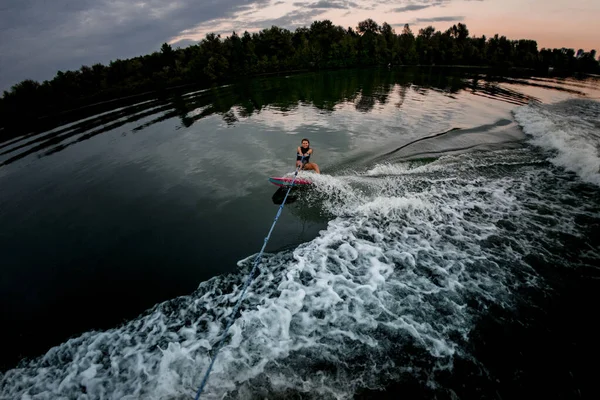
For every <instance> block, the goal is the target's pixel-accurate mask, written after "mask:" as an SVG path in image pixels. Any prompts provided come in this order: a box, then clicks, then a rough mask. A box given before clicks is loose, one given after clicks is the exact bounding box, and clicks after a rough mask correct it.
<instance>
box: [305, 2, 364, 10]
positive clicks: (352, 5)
mask: <svg viewBox="0 0 600 400" xmlns="http://www.w3.org/2000/svg"><path fill="white" fill-rule="evenodd" d="M294 5H295V6H296V7H303V8H323V9H329V8H337V9H343V10H345V9H348V8H358V7H359V5H358V4H356V3H354V2H352V1H345V0H341V1H340V0H329V1H328V0H320V1H318V2H316V3H309V2H296V3H294Z"/></svg>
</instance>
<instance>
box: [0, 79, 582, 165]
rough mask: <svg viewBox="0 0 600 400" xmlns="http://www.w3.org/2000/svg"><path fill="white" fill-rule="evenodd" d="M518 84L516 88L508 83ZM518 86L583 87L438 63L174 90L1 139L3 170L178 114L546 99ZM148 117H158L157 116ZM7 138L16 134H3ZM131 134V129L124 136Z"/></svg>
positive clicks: (233, 116) (188, 121)
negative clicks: (410, 98)
mask: <svg viewBox="0 0 600 400" xmlns="http://www.w3.org/2000/svg"><path fill="white" fill-rule="evenodd" d="M504 83H510V84H511V86H513V88H508V87H505V86H503V84H504ZM518 85H534V86H543V87H549V88H552V89H559V90H563V91H571V92H578V91H576V90H574V89H569V88H566V87H564V86H562V87H560V88H559V87H558V85H559V83H558V82H556V83H555V84H550V83H549V82H544V83H541V82H540V81H532V80H529V79H511V78H489V77H485V76H482V75H480V74H476V73H463V72H461V73H454V74H448V73H442V72H441V71H440V70H436V69H434V68H425V69H402V70H392V71H390V70H387V69H381V70H378V69H364V70H350V71H333V72H332V71H329V72H320V73H310V74H301V75H294V76H287V77H271V78H264V79H253V80H247V81H243V82H239V83H236V84H235V85H228V86H224V87H219V88H212V89H208V90H201V91H196V92H193V93H173V94H171V97H170V98H160V99H158V98H157V99H152V100H148V101H144V102H141V103H137V104H133V105H128V106H124V107H121V108H118V109H113V110H108V111H106V112H103V113H101V114H96V115H93V116H90V117H88V118H86V119H83V120H81V119H80V120H78V121H74V122H68V124H67V125H65V122H67V121H62V122H61V124H62V125H60V126H58V127H57V128H54V129H53V130H48V127H47V126H46V127H45V128H46V130H45V131H43V132H34V133H31V134H29V135H25V136H21V137H20V138H19V139H17V140H11V141H5V142H4V143H0V167H1V166H3V165H8V164H11V163H13V162H15V161H17V160H20V159H22V158H24V157H26V156H28V155H31V154H38V156H39V157H43V156H46V155H50V154H54V153H57V152H60V151H62V150H64V149H66V148H68V147H70V146H73V145H75V144H77V143H79V142H82V141H84V140H87V139H90V138H92V137H94V136H97V135H100V134H102V133H105V132H108V131H111V130H114V129H116V128H119V127H122V126H124V125H126V124H131V123H137V122H140V121H142V120H145V122H143V123H141V122H140V123H139V124H138V125H136V126H135V127H134V128H132V129H131V131H132V132H140V131H143V130H144V129H146V128H147V127H149V126H152V125H154V124H157V123H160V122H162V121H166V120H169V119H171V118H178V119H179V121H180V122H181V125H180V127H179V128H189V127H190V126H192V125H193V124H194V123H195V122H196V121H198V120H200V119H202V118H205V117H207V116H210V115H215V114H216V115H220V116H221V118H222V119H223V121H224V122H225V123H226V124H227V125H235V124H236V123H238V122H239V120H240V119H243V118H249V117H251V116H252V115H254V114H256V113H259V112H260V111H261V110H263V109H265V108H266V107H269V108H271V109H276V110H278V111H281V112H283V113H285V112H291V111H294V110H296V109H297V108H298V107H300V106H302V105H305V104H309V105H311V106H312V107H315V108H317V109H319V110H320V111H322V112H325V113H333V112H335V109H336V106H337V105H339V104H342V103H351V104H354V107H355V108H356V110H357V111H359V112H362V113H370V112H372V110H373V109H374V108H375V107H377V106H383V105H386V104H387V103H388V102H389V101H390V98H395V99H397V98H398V97H397V96H395V95H394V96H391V95H392V94H394V92H395V91H397V92H398V93H399V98H400V100H399V101H397V102H396V103H395V104H394V105H395V106H396V107H398V108H401V107H402V106H403V102H404V99H405V97H406V95H407V92H409V91H414V92H416V93H419V94H421V95H423V96H427V94H428V93H429V92H430V91H435V92H437V93H441V94H443V95H445V96H449V97H452V98H454V95H455V94H457V93H458V92H460V91H467V92H468V93H470V94H473V95H476V96H483V97H487V98H493V99H496V100H501V101H505V102H508V103H511V104H516V105H520V104H526V103H528V102H530V101H538V99H536V98H534V97H532V96H529V95H526V94H523V93H521V92H519V91H518V90H517V89H515V88H514V87H515V86H518ZM148 117H154V118H151V119H149V120H147V119H148ZM3 134H4V135H3V136H4V137H7V138H8V137H11V135H10V133H7V132H3ZM124 134H126V132H125V133H124ZM12 136H14V135H12Z"/></svg>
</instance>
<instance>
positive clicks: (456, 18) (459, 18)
mask: <svg viewBox="0 0 600 400" xmlns="http://www.w3.org/2000/svg"><path fill="white" fill-rule="evenodd" d="M464 19H465V17H464V16H462V15H459V16H447V17H433V18H417V19H415V20H414V22H412V23H413V24H418V23H423V22H451V21H464Z"/></svg>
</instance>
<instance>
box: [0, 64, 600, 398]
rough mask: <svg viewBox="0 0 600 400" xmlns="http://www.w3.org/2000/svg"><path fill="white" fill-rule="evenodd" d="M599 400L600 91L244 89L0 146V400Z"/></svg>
mask: <svg viewBox="0 0 600 400" xmlns="http://www.w3.org/2000/svg"><path fill="white" fill-rule="evenodd" d="M304 137H307V138H309V139H310V141H311V147H312V148H313V149H314V155H313V157H312V159H311V161H313V162H316V163H317V164H319V166H320V168H321V171H322V174H321V175H315V174H314V173H311V172H301V173H300V176H304V177H308V178H310V179H312V180H313V182H314V183H313V185H311V187H310V188H306V189H298V190H294V191H293V192H292V194H291V197H290V198H289V199H288V202H287V203H286V206H285V208H284V210H283V213H282V215H281V217H280V218H279V221H278V223H277V225H276V227H275V229H274V231H273V234H272V236H271V239H270V241H269V242H268V245H267V248H266V253H265V256H264V258H263V260H262V263H261V265H260V273H259V275H258V276H257V277H256V278H255V280H254V281H253V283H252V285H251V287H250V289H249V292H248V294H247V296H246V298H245V300H244V302H243V305H242V308H241V313H240V315H239V317H238V318H237V319H236V321H235V323H234V325H233V327H232V329H231V331H230V335H229V338H228V339H227V341H226V345H225V347H224V348H223V349H222V351H221V352H220V353H219V356H218V358H217V360H216V363H215V367H214V369H213V371H212V373H211V376H210V379H209V382H208V386H207V389H206V392H205V393H204V397H203V398H244V399H245V398H319V399H321V398H325V399H328V398H332V399H333V398H381V397H390V398H391V397H394V398H397V396H398V395H403V396H406V397H407V398H432V397H434V396H437V398H442V399H446V398H448V399H451V398H478V399H480V398H504V399H507V398H515V397H521V396H530V397H535V398H557V397H561V398H597V397H598V396H599V395H600V390H599V389H598V387H597V383H596V380H597V375H598V373H599V368H598V367H597V366H594V367H589V365H596V364H597V362H596V361H597V360H598V356H600V350H598V346H597V344H596V334H595V330H594V328H593V327H595V319H596V318H595V316H596V315H597V311H596V308H597V305H598V304H600V268H599V265H600V237H599V236H600V235H598V232H599V229H600V155H599V151H600V81H599V80H598V79H595V78H587V79H572V78H569V79H557V78H533V77H529V78H523V77H521V78H501V79H492V78H488V77H486V76H485V75H484V74H476V73H466V72H451V71H447V70H436V69H416V70H391V71H390V70H387V69H382V70H355V71H336V72H323V73H310V74H301V75H291V76H281V77H271V78H263V79H255V80H250V81H247V82H241V83H237V84H233V85H226V86H223V87H219V88H213V89H208V90H201V91H194V92H189V93H180V94H177V95H172V96H167V97H162V98H157V99H151V100H148V101H143V102H140V103H136V104H132V105H129V106H125V107H121V108H118V109H113V110H108V111H105V112H102V113H101V114H98V115H93V116H91V117H87V118H85V119H81V120H77V121H72V122H69V123H68V124H64V125H61V126H57V127H55V128H54V129H52V130H47V131H44V132H32V133H31V134H29V135H27V136H25V137H19V138H15V139H10V140H6V141H4V142H0V227H1V229H0V256H1V264H2V267H1V269H0V277H1V279H0V307H1V312H2V315H1V318H2V329H1V330H0V331H1V333H0V335H1V336H0V338H1V339H2V341H1V343H2V344H3V345H4V346H3V351H2V352H1V354H2V355H1V356H0V364H1V366H2V372H1V373H0V399H58V398H60V399H142V398H143V399H180V398H182V399H183V398H193V396H194V395H195V393H196V390H197V389H198V385H199V384H200V381H201V379H202V375H203V374H204V371H205V370H206V368H207V366H208V363H209V362H210V356H211V353H210V351H211V349H212V348H213V346H214V345H215V344H216V341H217V339H218V336H219V333H220V332H221V331H222V329H223V328H224V324H225V323H226V319H227V318H228V317H229V315H230V313H231V312H232V311H233V306H234V303H235V301H236V300H237V299H238V297H239V295H240V290H241V285H242V284H243V282H244V279H245V276H246V274H247V273H248V271H249V268H250V267H251V264H252V261H253V256H255V255H256V254H257V252H258V251H259V250H260V248H261V246H262V244H263V240H264V238H265V236H266V234H267V232H268V230H269V228H270V226H271V224H272V222H273V219H274V217H275V214H276V212H277V209H278V207H279V204H280V203H281V200H282V198H283V195H284V194H285V193H284V192H282V191H281V190H278V189H277V187H275V186H273V185H272V184H270V183H269V182H268V178H269V177H270V176H280V175H283V174H289V173H291V172H293V170H294V162H295V148H296V147H297V146H298V145H299V144H300V141H301V139H302V138H304Z"/></svg>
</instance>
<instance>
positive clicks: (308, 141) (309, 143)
mask: <svg viewBox="0 0 600 400" xmlns="http://www.w3.org/2000/svg"><path fill="white" fill-rule="evenodd" d="M305 140H306V141H307V142H308V144H310V140H308V139H307V138H304V139H302V140H301V141H300V143H302V142H304V141H305Z"/></svg>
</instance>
